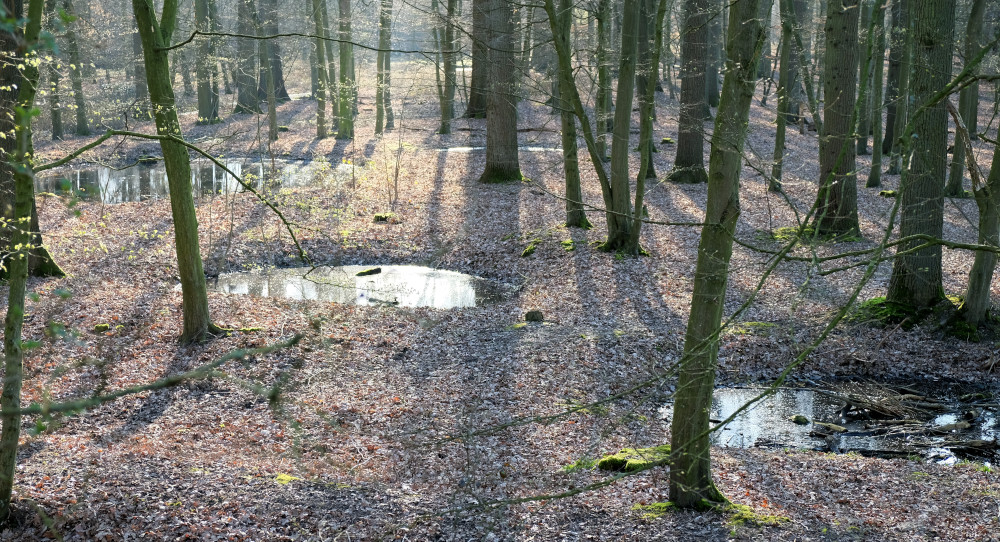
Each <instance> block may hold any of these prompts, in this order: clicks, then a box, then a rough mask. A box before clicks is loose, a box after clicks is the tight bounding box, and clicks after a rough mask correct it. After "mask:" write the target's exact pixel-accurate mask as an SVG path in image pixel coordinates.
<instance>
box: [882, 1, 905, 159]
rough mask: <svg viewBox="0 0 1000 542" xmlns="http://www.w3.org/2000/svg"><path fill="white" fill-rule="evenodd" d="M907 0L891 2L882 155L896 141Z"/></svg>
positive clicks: (888, 150) (890, 150)
mask: <svg viewBox="0 0 1000 542" xmlns="http://www.w3.org/2000/svg"><path fill="white" fill-rule="evenodd" d="M907 1H908V0H897V1H894V2H892V12H891V13H892V27H891V29H890V31H889V70H888V71H887V72H886V76H885V138H884V139H883V140H882V154H889V153H890V152H892V148H893V146H894V145H895V140H896V111H897V109H898V106H899V81H900V70H899V68H900V64H901V63H902V60H903V50H904V49H905V48H906V39H907V38H908V32H907V28H906V25H905V21H904V20H903V19H904V14H905V12H904V11H903V5H904V3H905V2H907Z"/></svg>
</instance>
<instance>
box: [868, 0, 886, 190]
mask: <svg viewBox="0 0 1000 542" xmlns="http://www.w3.org/2000/svg"><path fill="white" fill-rule="evenodd" d="M872 16H873V17H875V48H874V55H873V57H872V59H873V61H874V63H875V66H874V68H875V70H874V71H873V72H872V73H873V75H874V76H875V80H874V81H873V82H872V90H873V91H874V94H873V96H872V104H874V107H873V108H872V112H871V122H872V167H871V169H870V170H869V171H868V180H867V181H866V182H865V186H866V187H867V188H876V187H878V186H881V185H882V144H881V140H882V103H883V99H884V96H883V94H882V81H883V74H884V73H885V66H884V64H885V62H884V59H885V4H883V3H882V2H876V3H875V9H874V12H873V14H872Z"/></svg>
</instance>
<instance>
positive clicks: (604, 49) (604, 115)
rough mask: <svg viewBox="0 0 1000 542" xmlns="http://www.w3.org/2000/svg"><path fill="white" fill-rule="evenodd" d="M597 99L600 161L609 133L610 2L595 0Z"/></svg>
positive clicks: (606, 150) (595, 112)
mask: <svg viewBox="0 0 1000 542" xmlns="http://www.w3.org/2000/svg"><path fill="white" fill-rule="evenodd" d="M596 17H597V42H598V45H597V99H596V103H595V108H594V109H595V111H594V117H596V119H595V120H596V122H597V148H598V153H599V154H600V156H601V159H602V160H608V159H610V157H609V156H608V140H607V138H608V134H609V133H610V132H611V108H612V103H611V100H612V98H611V69H610V66H609V63H610V59H609V58H608V56H609V55H608V52H609V51H610V50H611V42H610V41H608V35H609V33H610V32H609V28H608V27H609V26H610V25H611V0H597V15H596Z"/></svg>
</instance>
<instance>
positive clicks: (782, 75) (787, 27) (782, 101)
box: [767, 0, 795, 192]
mask: <svg viewBox="0 0 1000 542" xmlns="http://www.w3.org/2000/svg"><path fill="white" fill-rule="evenodd" d="M779 1H780V2H781V4H780V7H779V11H780V14H781V46H780V47H781V58H780V62H781V66H780V68H779V70H780V71H779V72H778V118H777V120H776V122H777V131H776V132H775V136H774V162H773V163H772V164H771V179H770V181H769V182H768V185H767V189H768V190H770V191H772V192H780V191H781V170H782V165H783V164H782V162H783V161H784V159H785V128H786V126H787V124H788V93H789V88H788V87H789V84H790V82H791V71H792V62H793V60H792V25H794V24H795V19H794V16H793V14H792V4H791V2H792V0H779Z"/></svg>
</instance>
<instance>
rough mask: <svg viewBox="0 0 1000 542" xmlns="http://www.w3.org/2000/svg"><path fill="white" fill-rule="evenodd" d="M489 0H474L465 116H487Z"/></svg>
mask: <svg viewBox="0 0 1000 542" xmlns="http://www.w3.org/2000/svg"><path fill="white" fill-rule="evenodd" d="M488 3H489V0H472V76H471V77H470V78H469V103H468V104H467V105H466V106H465V117H466V118H470V119H479V118H483V117H485V116H486V95H487V85H488V84H489V83H488V79H489V75H488V70H489V66H488V63H489V51H488V49H487V44H489V42H490V36H489V34H490V30H489V21H488V20H487V17H486V11H487V4H488Z"/></svg>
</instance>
